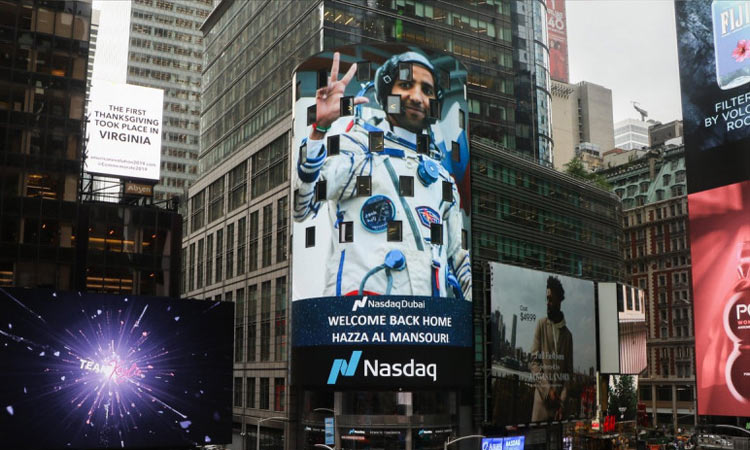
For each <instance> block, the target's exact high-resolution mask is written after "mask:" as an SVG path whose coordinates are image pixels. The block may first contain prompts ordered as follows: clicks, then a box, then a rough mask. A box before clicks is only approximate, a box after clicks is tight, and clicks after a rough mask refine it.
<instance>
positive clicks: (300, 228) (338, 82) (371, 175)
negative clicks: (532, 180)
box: [290, 44, 473, 390]
mask: <svg viewBox="0 0 750 450" xmlns="http://www.w3.org/2000/svg"><path fill="white" fill-rule="evenodd" d="M355 66H356V67H355ZM334 73H337V75H336V76H335V77H333V74H334ZM466 78H467V70H466V68H465V67H464V66H463V65H462V64H461V63H460V62H459V61H458V60H457V59H456V58H455V57H453V56H451V55H448V54H445V53H443V52H439V51H434V50H429V49H422V48H418V47H415V46H410V45H404V44H373V45H352V46H347V47H342V48H339V49H336V50H332V51H327V52H322V53H319V54H317V55H315V56H313V57H311V58H309V59H308V60H306V61H305V62H303V63H301V64H300V65H299V66H298V68H297V69H296V71H295V73H294V81H293V85H294V86H295V87H296V89H295V100H294V108H293V111H294V112H293V126H292V128H293V131H294V135H293V137H292V142H293V143H292V155H293V156H292V158H291V164H290V166H291V172H292V173H291V179H292V190H293V192H292V193H293V198H294V201H293V211H292V216H293V217H292V219H293V233H292V236H293V237H292V255H293V258H292V261H291V266H292V274H291V278H292V359H293V364H292V367H293V369H292V382H293V384H295V385H301V386H304V387H309V388H316V389H335V390H342V389H343V390H346V389H391V388H394V387H404V386H411V387H414V388H417V387H419V388H420V389H439V388H446V387H459V386H464V387H468V386H470V385H471V383H472V375H471V366H472V344H473V336H472V334H471V329H472V322H471V317H472V313H471V307H472V303H471V273H470V267H471V264H470V259H469V258H470V256H469V253H468V248H469V247H470V242H469V239H470V232H469V231H470V221H469V214H470V204H471V203H470V194H471V191H470V179H469V177H470V170H469V146H468V134H467V133H468V130H467V125H468V106H467V104H466V86H465V84H466ZM334 88H335V89H336V90H335V91H334V90H333V89H334ZM327 89H331V90H330V91H326V90H327ZM338 89H340V90H338ZM324 92H330V93H331V95H332V96H333V95H336V96H337V97H336V100H334V101H333V102H332V103H331V104H332V105H334V107H335V108H336V109H337V114H338V115H334V116H332V117H333V118H332V119H328V116H327V115H325V114H324V111H326V104H325V102H323V103H321V101H322V100H321V99H323V98H327V95H328V94H324ZM407 92H408V93H407ZM341 98H343V100H341ZM428 101H429V103H428ZM391 108H393V110H391ZM394 111H397V112H394ZM320 124H323V125H320ZM318 133H319V134H318ZM320 136H322V137H320ZM332 139H333V140H332ZM316 142H321V143H320V144H318V143H316ZM349 163H351V166H350V165H349ZM355 176H356V179H355ZM360 178H362V179H366V180H360ZM407 178H411V183H406V182H407V181H409V180H408V179H407ZM321 180H323V181H325V185H323V184H322V183H319V181H321ZM347 180H354V181H351V184H349V182H348V181H347ZM362 183H366V185H365V184H362ZM321 186H324V187H321ZM446 188H447V189H446ZM360 192H361V193H362V195H360ZM396 225H400V227H398V229H396ZM436 225H437V226H436ZM391 228H393V229H391ZM311 229H312V230H314V231H313V232H312V233H311V232H310V230H311ZM436 230H437V231H436ZM311 234H312V235H313V236H314V240H312V241H311V238H310V235H311ZM342 236H344V237H342ZM352 236H353V237H352ZM311 242H313V243H312V244H311ZM430 252H431V253H430ZM381 253H382V254H383V255H385V257H383V256H380V255H381ZM341 255H345V257H344V256H341ZM373 255H376V256H373ZM378 258H383V259H378ZM425 258H428V259H425ZM376 259H377V261H376ZM326 260H327V261H328V263H327V264H310V262H311V261H326ZM459 261H462V263H461V264H456V263H457V262H459ZM425 264H426V265H425ZM331 268H333V269H331ZM336 268H338V269H337V270H335V269H336ZM331 270H333V272H330V271H331ZM424 274H426V276H425V275H424ZM451 277H452V279H451ZM313 355H315V357H313ZM457 362H458V363H460V364H457ZM376 364H377V366H376ZM376 367H377V368H376Z"/></svg>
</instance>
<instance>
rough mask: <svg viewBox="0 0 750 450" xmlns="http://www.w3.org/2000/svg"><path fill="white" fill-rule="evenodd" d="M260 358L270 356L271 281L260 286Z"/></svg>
mask: <svg viewBox="0 0 750 450" xmlns="http://www.w3.org/2000/svg"><path fill="white" fill-rule="evenodd" d="M260 320H261V322H260V360H261V361H268V360H269V359H270V357H271V282H270V281H264V282H263V284H261V286H260Z"/></svg>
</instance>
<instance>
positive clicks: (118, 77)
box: [92, 0, 130, 83]
mask: <svg viewBox="0 0 750 450" xmlns="http://www.w3.org/2000/svg"><path fill="white" fill-rule="evenodd" d="M93 7H94V9H98V10H100V11H101V13H100V14H101V15H100V17H99V33H98V34H97V42H96V57H95V58H94V73H93V76H92V78H93V79H94V80H99V79H103V80H108V81H113V82H116V83H125V80H126V77H127V62H128V34H129V32H130V2H129V1H124V0H106V1H105V0H94V2H93Z"/></svg>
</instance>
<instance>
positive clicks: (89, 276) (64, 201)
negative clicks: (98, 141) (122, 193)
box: [0, 1, 181, 295]
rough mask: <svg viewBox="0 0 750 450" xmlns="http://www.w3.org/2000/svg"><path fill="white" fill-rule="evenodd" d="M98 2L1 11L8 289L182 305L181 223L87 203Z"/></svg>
mask: <svg viewBox="0 0 750 450" xmlns="http://www.w3.org/2000/svg"><path fill="white" fill-rule="evenodd" d="M91 16H92V11H91V3H90V2H46V1H45V2H42V1H39V2H35V1H3V2H0V18H1V19H0V46H2V47H3V51H2V52H0V53H2V55H3V56H2V57H0V61H2V62H1V64H3V66H4V67H3V70H2V75H0V78H1V80H0V121H1V123H0V130H1V133H2V134H1V135H0V136H2V137H1V139H2V150H1V151H0V218H1V219H0V250H1V251H0V286H19V287H45V288H50V289H59V290H73V289H79V290H89V291H91V292H107V293H127V294H144V295H147V294H151V295H169V294H172V295H177V288H178V276H179V261H180V259H179V250H178V249H179V248H180V241H181V230H180V222H181V221H180V219H179V216H178V215H177V214H176V213H174V212H172V211H166V210H160V209H157V208H139V207H135V206H129V205H124V204H121V205H117V204H112V203H97V202H91V201H88V200H86V199H83V198H81V197H79V190H80V189H81V187H82V186H81V183H82V181H81V150H82V146H83V142H82V136H83V135H84V131H83V130H84V98H85V95H86V81H87V68H88V67H89V65H88V59H89V50H90V49H89V37H90V34H91V28H92V25H91V23H90V22H91Z"/></svg>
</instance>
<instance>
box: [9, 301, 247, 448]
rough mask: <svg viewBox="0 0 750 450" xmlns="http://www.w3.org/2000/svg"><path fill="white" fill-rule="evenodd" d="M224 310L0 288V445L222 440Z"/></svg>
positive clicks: (227, 400)
mask: <svg viewBox="0 0 750 450" xmlns="http://www.w3.org/2000/svg"><path fill="white" fill-rule="evenodd" d="M232 306H233V305H232V304H231V303H218V302H206V301H193V300H175V299H169V298H158V297H138V296H133V297H125V296H115V295H104V294H81V293H62V292H52V291H45V290H24V289H15V288H14V289H11V288H7V289H0V317H2V318H3V322H2V326H1V327H0V364H1V365H2V369H1V370H0V399H2V402H3V403H2V411H0V436H2V437H3V446H4V447H7V448H15V449H27V448H29V449H31V448H39V449H42V448H43V449H58V448H83V449H88V448H126V449H127V448H159V447H172V448H174V447H193V446H195V445H208V444H222V443H229V442H230V441H231V414H232V409H231V400H232V399H231V395H232V383H231V381H232V348H233V347H232V316H233V308H232ZM40 427H41V428H40ZM40 429H43V430H44V431H43V432H40V431H39V430H40Z"/></svg>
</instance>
